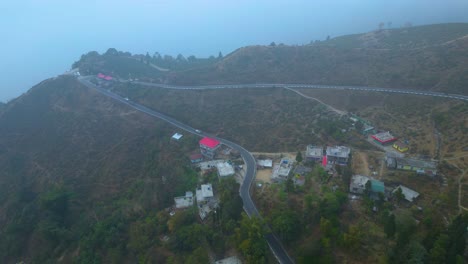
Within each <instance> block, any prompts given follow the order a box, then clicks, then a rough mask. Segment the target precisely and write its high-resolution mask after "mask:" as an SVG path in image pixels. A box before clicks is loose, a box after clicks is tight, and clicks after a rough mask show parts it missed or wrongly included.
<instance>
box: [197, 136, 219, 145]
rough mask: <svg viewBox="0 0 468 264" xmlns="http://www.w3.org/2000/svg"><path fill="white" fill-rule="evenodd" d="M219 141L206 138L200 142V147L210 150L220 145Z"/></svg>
mask: <svg viewBox="0 0 468 264" xmlns="http://www.w3.org/2000/svg"><path fill="white" fill-rule="evenodd" d="M219 143H220V142H219V141H218V140H216V139H214V138H209V137H204V138H202V139H201V140H200V145H203V146H205V147H208V148H215V147H217V146H218V145H219Z"/></svg>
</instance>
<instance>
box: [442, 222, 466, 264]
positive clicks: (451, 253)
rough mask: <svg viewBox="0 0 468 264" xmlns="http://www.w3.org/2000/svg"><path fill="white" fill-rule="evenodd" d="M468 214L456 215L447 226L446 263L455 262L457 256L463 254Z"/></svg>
mask: <svg viewBox="0 0 468 264" xmlns="http://www.w3.org/2000/svg"><path fill="white" fill-rule="evenodd" d="M467 227H468V215H465V216H462V215H458V216H457V217H456V218H455V219H454V220H453V221H452V223H451V224H450V225H449V228H448V231H447V233H448V237H449V243H448V247H447V263H456V261H457V259H458V258H459V256H461V257H462V256H463V253H464V251H465V245H466V230H467Z"/></svg>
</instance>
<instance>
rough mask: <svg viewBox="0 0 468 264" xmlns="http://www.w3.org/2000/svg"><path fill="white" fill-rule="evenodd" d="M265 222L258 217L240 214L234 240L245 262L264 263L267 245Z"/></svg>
mask: <svg viewBox="0 0 468 264" xmlns="http://www.w3.org/2000/svg"><path fill="white" fill-rule="evenodd" d="M265 234H266V228H265V222H264V221H263V220H262V219H261V218H258V217H252V218H249V217H248V216H247V215H246V214H245V213H243V214H242V219H241V221H240V227H239V228H237V229H236V235H235V241H236V244H237V245H238V246H237V247H238V249H239V251H240V252H241V253H242V254H243V255H244V257H245V258H246V260H247V263H265V262H266V253H267V250H268V245H267V243H266V240H265V238H264V236H265Z"/></svg>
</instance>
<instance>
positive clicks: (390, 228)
mask: <svg viewBox="0 0 468 264" xmlns="http://www.w3.org/2000/svg"><path fill="white" fill-rule="evenodd" d="M384 231H385V234H386V235H387V237H388V238H393V237H394V236H395V232H396V223H395V215H394V214H390V215H389V216H388V217H386V219H385V225H384Z"/></svg>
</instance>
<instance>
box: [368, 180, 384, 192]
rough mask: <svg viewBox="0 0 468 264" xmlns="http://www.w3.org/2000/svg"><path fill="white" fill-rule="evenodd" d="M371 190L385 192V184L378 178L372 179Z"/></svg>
mask: <svg viewBox="0 0 468 264" xmlns="http://www.w3.org/2000/svg"><path fill="white" fill-rule="evenodd" d="M371 191H372V192H380V193H384V192H385V184H384V183H383V182H381V181H378V180H371Z"/></svg>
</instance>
